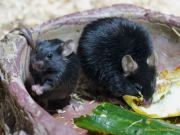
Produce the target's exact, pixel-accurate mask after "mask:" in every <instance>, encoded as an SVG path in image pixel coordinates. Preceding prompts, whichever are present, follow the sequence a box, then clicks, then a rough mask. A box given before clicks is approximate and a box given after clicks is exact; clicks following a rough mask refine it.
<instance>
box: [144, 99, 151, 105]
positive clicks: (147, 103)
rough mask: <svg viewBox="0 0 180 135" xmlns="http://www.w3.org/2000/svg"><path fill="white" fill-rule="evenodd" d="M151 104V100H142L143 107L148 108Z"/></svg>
mask: <svg viewBox="0 0 180 135" xmlns="http://www.w3.org/2000/svg"><path fill="white" fill-rule="evenodd" d="M151 103H152V98H150V99H148V100H146V99H144V100H143V106H144V107H149V106H150V105H151Z"/></svg>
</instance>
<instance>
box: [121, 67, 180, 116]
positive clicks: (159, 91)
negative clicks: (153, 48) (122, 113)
mask: <svg viewBox="0 0 180 135" xmlns="http://www.w3.org/2000/svg"><path fill="white" fill-rule="evenodd" d="M123 98H124V100H125V101H126V103H127V104H128V105H129V106H131V107H132V109H133V110H134V111H135V112H137V113H139V114H143V115H146V116H149V117H151V118H167V117H174V116H180V66H178V67H177V68H175V69H174V70H173V71H171V72H170V71H168V70H164V71H162V72H161V73H160V74H159V76H158V78H157V88H156V92H155V93H154V95H153V102H152V104H151V105H150V106H149V107H143V106H141V105H139V104H138V102H141V101H142V98H137V97H134V96H129V95H125V96H123Z"/></svg>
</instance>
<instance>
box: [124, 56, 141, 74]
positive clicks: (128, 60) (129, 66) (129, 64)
mask: <svg viewBox="0 0 180 135" xmlns="http://www.w3.org/2000/svg"><path fill="white" fill-rule="evenodd" d="M137 68H138V65H137V63H136V62H135V61H134V60H133V58H132V57H131V56H130V55H125V56H124V57H123V58H122V69H123V71H124V73H125V74H129V73H131V72H134V71H135V70H136V69H137Z"/></svg>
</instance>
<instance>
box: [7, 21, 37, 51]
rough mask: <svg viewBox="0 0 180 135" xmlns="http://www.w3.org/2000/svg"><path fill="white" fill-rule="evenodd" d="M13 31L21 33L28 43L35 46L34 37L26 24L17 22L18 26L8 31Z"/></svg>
mask: <svg viewBox="0 0 180 135" xmlns="http://www.w3.org/2000/svg"><path fill="white" fill-rule="evenodd" d="M14 31H19V35H22V36H24V37H25V38H26V40H27V43H28V45H29V46H30V47H31V48H32V49H34V48H35V42H34V39H33V37H32V33H31V30H30V29H28V28H27V27H26V26H24V25H23V24H19V26H18V27H17V28H15V29H13V30H11V31H10V32H9V33H12V32H14Z"/></svg>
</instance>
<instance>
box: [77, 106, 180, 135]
mask: <svg viewBox="0 0 180 135" xmlns="http://www.w3.org/2000/svg"><path fill="white" fill-rule="evenodd" d="M74 123H75V124H76V125H77V126H78V127H81V128H84V129H87V130H89V131H91V132H97V133H102V134H112V135H152V134H156V135H162V134H163V135H180V127H177V126H175V125H173V124H169V123H167V122H164V121H162V120H159V119H152V118H148V117H146V116H143V115H139V114H136V113H134V112H131V111H128V110H126V109H124V108H122V107H119V106H116V105H113V104H110V103H102V104H101V105H99V106H98V107H97V108H96V109H94V110H93V113H92V114H91V115H86V116H81V117H79V118H75V119H74Z"/></svg>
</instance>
